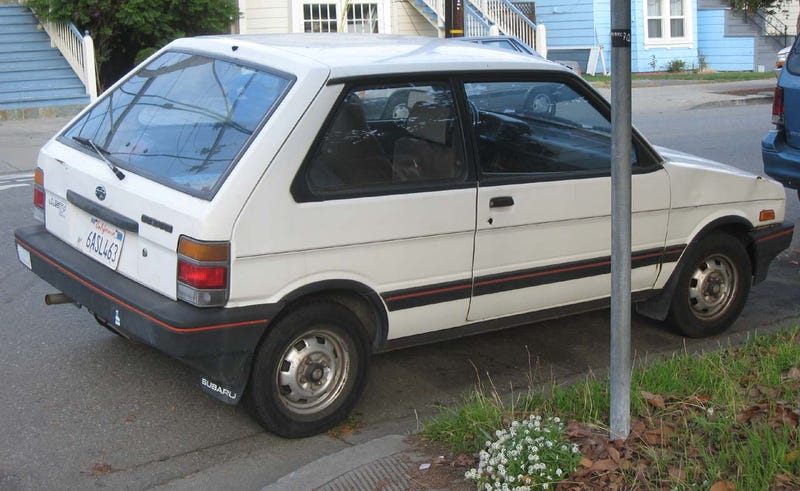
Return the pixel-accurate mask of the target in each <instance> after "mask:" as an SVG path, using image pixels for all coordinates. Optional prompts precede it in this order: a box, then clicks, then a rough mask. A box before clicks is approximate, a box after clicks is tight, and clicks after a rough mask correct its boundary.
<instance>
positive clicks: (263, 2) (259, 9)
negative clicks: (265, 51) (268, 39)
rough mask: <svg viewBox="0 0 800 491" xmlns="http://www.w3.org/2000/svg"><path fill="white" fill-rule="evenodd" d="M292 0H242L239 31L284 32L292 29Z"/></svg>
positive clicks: (253, 32) (251, 32)
mask: <svg viewBox="0 0 800 491" xmlns="http://www.w3.org/2000/svg"><path fill="white" fill-rule="evenodd" d="M290 6H291V0H240V1H239V10H240V11H242V12H244V18H242V19H240V20H239V31H240V32H242V33H248V34H283V33H287V32H291V31H292V21H291V19H292V17H291V7H290Z"/></svg>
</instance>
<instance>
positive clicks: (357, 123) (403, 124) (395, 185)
mask: <svg viewBox="0 0 800 491" xmlns="http://www.w3.org/2000/svg"><path fill="white" fill-rule="evenodd" d="M306 167H307V170H306V183H307V187H308V189H309V190H310V191H311V192H312V193H313V194H316V195H323V196H335V195H337V194H339V195H353V194H356V195H359V194H376V193H383V192H405V191H408V190H418V189H424V188H426V187H429V186H431V185H441V184H447V183H453V182H462V181H464V180H465V179H466V176H467V166H466V164H465V161H464V156H463V145H462V139H461V130H460V127H459V125H458V121H457V119H456V111H455V104H454V99H453V94H452V91H451V90H450V86H449V84H446V83H419V84H418V83H404V84H399V85H380V86H369V87H364V86H361V87H354V88H353V89H352V90H349V91H348V92H347V94H346V95H345V97H344V98H343V99H342V100H341V102H340V103H339V105H338V107H336V108H335V110H334V113H333V115H332V118H331V120H330V124H329V125H328V127H327V128H326V130H325V132H324V134H323V135H322V136H321V138H320V139H319V141H318V143H317V146H316V149H315V151H314V152H313V153H312V155H311V158H310V159H309V161H308V162H307V166H306Z"/></svg>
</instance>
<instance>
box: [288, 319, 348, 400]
mask: <svg viewBox="0 0 800 491" xmlns="http://www.w3.org/2000/svg"><path fill="white" fill-rule="evenodd" d="M349 373H350V354H349V353H348V351H347V350H346V349H345V343H344V341H343V340H342V338H341V337H340V336H339V335H337V334H335V333H333V332H331V331H328V330H318V331H313V332H310V333H307V334H304V335H302V336H300V337H298V338H297V339H296V340H295V341H294V342H293V343H292V344H291V345H290V346H289V347H288V348H287V349H286V351H285V352H284V353H283V356H282V357H281V363H280V366H279V367H278V370H277V373H276V382H277V386H278V388H279V397H280V399H281V401H282V402H283V403H284V404H285V405H286V406H287V407H289V408H291V409H292V410H293V411H295V412H298V413H307V414H308V413H315V412H318V411H321V410H323V409H325V408H326V407H328V406H329V405H330V404H331V403H332V402H333V401H334V400H336V398H337V397H338V396H339V394H340V393H341V391H342V389H343V388H344V386H345V383H346V382H347V379H348V376H349Z"/></svg>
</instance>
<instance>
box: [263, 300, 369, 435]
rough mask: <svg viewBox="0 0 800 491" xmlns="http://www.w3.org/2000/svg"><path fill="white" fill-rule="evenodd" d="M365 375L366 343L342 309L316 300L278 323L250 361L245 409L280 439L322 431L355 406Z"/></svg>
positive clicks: (363, 333) (358, 323)
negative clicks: (251, 362)
mask: <svg viewBox="0 0 800 491" xmlns="http://www.w3.org/2000/svg"><path fill="white" fill-rule="evenodd" d="M368 370H369V341H368V337H367V335H366V330H365V329H364V326H363V325H362V323H361V321H360V320H359V319H358V317H357V316H356V315H355V314H353V312H351V311H350V310H349V309H347V308H346V307H344V306H342V305H341V304H338V303H335V302H332V301H316V302H313V303H307V304H303V305H300V306H298V307H296V308H294V309H292V311H290V312H289V313H287V314H286V316H285V317H283V318H282V319H280V320H279V321H278V323H277V324H276V325H275V326H274V327H273V328H272V331H271V332H270V333H269V334H268V335H267V337H266V339H264V342H263V343H261V346H260V347H259V349H258V351H257V352H256V355H255V359H254V361H253V370H252V373H251V375H250V383H249V388H248V390H249V394H248V396H249V398H248V400H249V405H250V407H251V409H252V410H253V412H254V414H255V417H256V419H257V420H258V422H259V423H260V424H261V425H262V426H263V427H264V428H265V429H267V430H268V431H270V432H272V433H274V434H276V435H278V436H282V437H284V438H303V437H306V436H311V435H316V434H318V433H322V432H325V431H327V430H329V429H331V428H333V427H334V426H336V424H338V423H339V422H341V421H342V420H344V419H345V418H346V417H347V415H348V414H349V413H350V411H351V410H352V409H353V407H354V406H355V404H356V402H357V401H358V399H359V397H360V396H361V393H362V392H363V390H364V385H365V382H366V379H367V373H368Z"/></svg>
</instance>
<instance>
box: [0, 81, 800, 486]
mask: <svg viewBox="0 0 800 491" xmlns="http://www.w3.org/2000/svg"><path fill="white" fill-rule="evenodd" d="M761 85H762V86H763V82H762V83H761ZM681 90H682V91H683V92H684V94H685V93H686V91H687V90H689V89H686V88H683V89H674V88H672V87H662V88H658V87H654V88H646V89H640V90H637V92H636V93H635V94H634V106H633V107H634V123H635V125H636V126H637V127H638V128H639V129H640V130H641V131H642V132H643V133H644V134H645V135H646V136H647V137H648V138H649V139H650V140H651V141H652V142H654V143H656V144H659V145H664V146H669V147H673V148H676V149H679V150H683V151H687V152H691V153H696V154H699V155H701V156H704V157H708V158H711V159H714V160H719V161H722V162H726V163H729V164H732V165H735V166H737V167H740V168H743V169H747V170H751V171H753V172H758V173H760V172H761V157H760V148H759V142H760V140H761V137H762V136H763V134H764V133H765V132H766V131H767V130H768V129H769V128H770V127H771V125H770V106H769V104H763V103H761V104H754V105H748V104H745V105H739V106H732V107H721V105H718V104H717V103H716V101H718V100H722V98H721V97H725V96H724V95H721V96H720V98H719V99H718V98H717V95H718V94H716V93H715V92H711V94H712V96H709V97H707V98H706V99H705V100H703V101H701V103H702V104H707V103H708V104H707V105H705V106H702V107H703V108H696V107H698V106H699V105H700V103H697V104H694V105H692V106H689V107H685V102H684V101H683V100H682V99H681V100H680V101H676V100H675V98H679V94H680V91H681ZM692 90H694V89H692ZM720 90H723V89H720ZM684 98H685V97H684ZM665 100H666V101H668V103H664V102H663V101H665ZM648 101H649V102H648ZM762 102H763V101H762ZM718 106H719V107H718ZM692 107H695V109H692ZM64 123H66V120H57V121H52V120H39V121H37V120H31V121H26V122H22V123H20V122H0V148H3V149H4V150H3V154H2V155H0V173H1V174H2V175H0V203H2V204H3V206H2V207H0V229H1V230H3V231H5V232H4V233H3V234H0V265H2V266H1V267H0V271H1V273H0V302H1V303H2V305H3V308H2V310H0V336H2V339H3V340H4V342H3V343H0V373H3V374H4V376H5V380H4V382H5V389H6V390H4V391H3V395H2V396H0V421H1V422H2V423H0V424H2V426H1V427H0V429H2V431H0V489H4V490H5V489H8V490H17V489H20V490H28V489H87V488H91V487H107V488H111V489H153V488H167V489H222V488H224V489H242V490H245V489H247V490H250V489H260V488H261V487H263V486H264V485H267V484H270V483H273V482H275V481H277V480H278V479H280V478H281V477H283V476H285V475H287V474H289V473H290V472H292V471H294V470H296V469H299V468H302V467H303V466H305V465H306V464H309V463H313V462H315V461H317V459H319V458H321V457H324V456H326V455H329V454H333V453H335V452H338V451H340V450H342V449H345V448H349V447H352V446H354V445H358V444H361V443H365V442H369V441H371V440H373V439H376V438H380V437H384V436H386V435H396V434H405V433H408V432H413V431H415V430H417V429H418V428H419V427H420V425H421V424H424V422H425V421H428V420H429V419H430V418H431V417H433V416H434V415H435V414H436V413H437V411H438V410H439V407H440V405H442V404H445V405H446V404H453V403H455V402H457V401H458V400H459V398H460V397H461V394H463V393H464V392H465V391H466V390H469V389H470V388H471V387H473V386H474V383H475V381H476V377H477V376H479V377H481V378H482V379H483V380H484V382H486V381H488V380H489V378H491V381H492V383H494V384H495V385H496V386H497V387H499V388H501V390H502V389H510V388H511V387H513V388H515V390H519V389H520V388H524V387H526V386H528V385H531V384H533V385H535V386H537V385H540V384H543V383H545V382H547V381H548V380H552V379H555V380H559V381H569V380H577V379H578V378H579V377H581V376H583V374H585V373H586V372H587V371H594V372H595V373H603V371H604V370H605V367H606V366H607V358H608V346H609V326H608V311H599V312H595V313H590V314H584V315H580V316H575V317H571V318H566V319H560V320H557V321H550V322H544V323H540V324H536V325H532V326H525V327H522V328H517V329H511V330H506V331H502V332H498V333H492V334H487V335H482V336H477V337H473V338H467V339H461V340H457V341H451V342H447V343H439V344H435V345H429V346H423V347H419V348H413V349H407V350H403V351H398V352H392V353H387V354H384V355H380V356H377V357H375V358H374V360H373V370H372V373H371V376H370V381H369V383H368V386H367V389H366V391H365V394H364V397H363V400H362V402H361V403H360V404H359V405H358V407H357V409H356V413H355V415H354V421H355V422H356V423H357V424H356V426H358V429H356V431H355V432H353V433H351V434H344V435H339V436H336V437H334V436H331V435H320V436H316V437H312V438H307V439H303V440H282V439H280V438H277V437H274V436H272V435H269V434H265V433H263V432H262V431H261V429H260V427H259V426H258V425H257V424H256V423H255V422H254V421H253V420H251V419H250V418H249V417H248V415H247V414H246V413H245V412H244V411H243V410H242V409H241V408H238V407H231V406H226V405H223V404H221V403H218V402H217V401H215V400H212V399H211V398H210V397H208V396H206V395H205V394H203V393H202V392H201V391H200V390H199V388H198V387H197V384H196V378H195V376H194V374H193V373H192V372H191V371H190V370H189V369H187V368H186V367H184V366H182V365H181V364H180V363H178V362H176V361H174V360H171V359H169V358H167V357H165V356H163V355H161V354H159V353H158V352H156V351H154V350H152V349H149V348H146V347H143V346H140V345H131V344H130V343H128V342H126V341H124V340H122V339H120V338H118V337H116V336H114V335H113V334H111V333H109V332H107V331H106V330H104V329H103V328H101V327H100V326H99V325H97V324H96V323H95V322H94V320H93V319H92V317H91V316H90V315H89V314H88V313H87V312H86V311H85V310H78V309H76V308H74V307H73V306H71V305H62V306H53V307H45V306H44V305H43V301H42V298H43V296H44V294H45V293H50V292H52V289H51V288H50V287H49V286H48V285H46V284H45V283H44V282H42V281H40V280H39V279H38V278H37V277H35V276H34V275H33V274H31V273H30V272H29V271H27V270H26V269H25V268H24V267H23V266H22V265H21V264H19V262H18V261H17V259H16V253H15V250H14V245H13V236H12V233H11V231H12V230H13V229H14V228H16V227H19V226H22V225H25V224H31V223H33V218H32V205H31V177H30V170H31V168H32V163H33V162H34V161H35V156H36V152H35V146H32V145H31V141H28V140H26V138H27V137H30V138H33V139H37V138H38V139H40V140H41V142H44V140H45V139H46V138H48V137H49V136H50V135H52V133H53V132H55V131H56V130H57V129H58V128H59V127H60V126H62V125H63V124H64ZM33 135H35V136H33ZM32 148H33V149H32ZM787 218H788V219H791V220H794V221H795V223H798V220H800V206H799V205H798V200H797V196H796V195H795V194H794V193H790V194H789V196H788V211H787ZM797 242H798V238H797V237H795V243H794V244H793V246H792V248H790V250H789V251H787V252H786V253H784V254H782V255H781V257H780V258H779V259H778V261H777V262H776V263H774V265H773V267H772V269H771V271H770V275H769V278H768V280H767V281H766V282H764V283H762V284H761V285H758V286H757V287H756V288H754V289H753V291H752V293H751V297H750V300H749V302H748V304H747V306H746V308H745V311H744V313H743V315H742V318H741V319H740V320H739V321H738V322H737V323H736V325H735V326H734V327H733V329H732V330H731V332H730V333H729V334H726V335H724V336H719V337H716V338H711V339H708V340H700V341H698V340H686V339H684V338H682V337H680V336H678V335H677V334H676V333H674V332H672V331H671V330H669V329H668V328H665V327H664V326H662V325H661V324H659V323H655V322H652V321H649V320H646V319H643V318H639V317H635V318H634V327H633V336H634V339H633V346H634V352H635V355H636V356H637V357H638V358H639V359H650V358H652V357H655V356H664V355H665V354H668V353H671V352H673V351H676V350H682V349H687V350H700V349H708V348H713V347H716V346H718V345H720V344H725V343H728V342H738V341H740V340H742V339H744V338H746V337H748V336H751V335H752V334H753V333H754V332H756V331H758V332H765V331H769V330H774V329H781V328H785V327H787V326H793V325H796V319H797V316H798V311H797V305H800V288H799V287H800V269H799V268H800V267H799V266H798V262H799V261H800V253H798V245H797Z"/></svg>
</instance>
